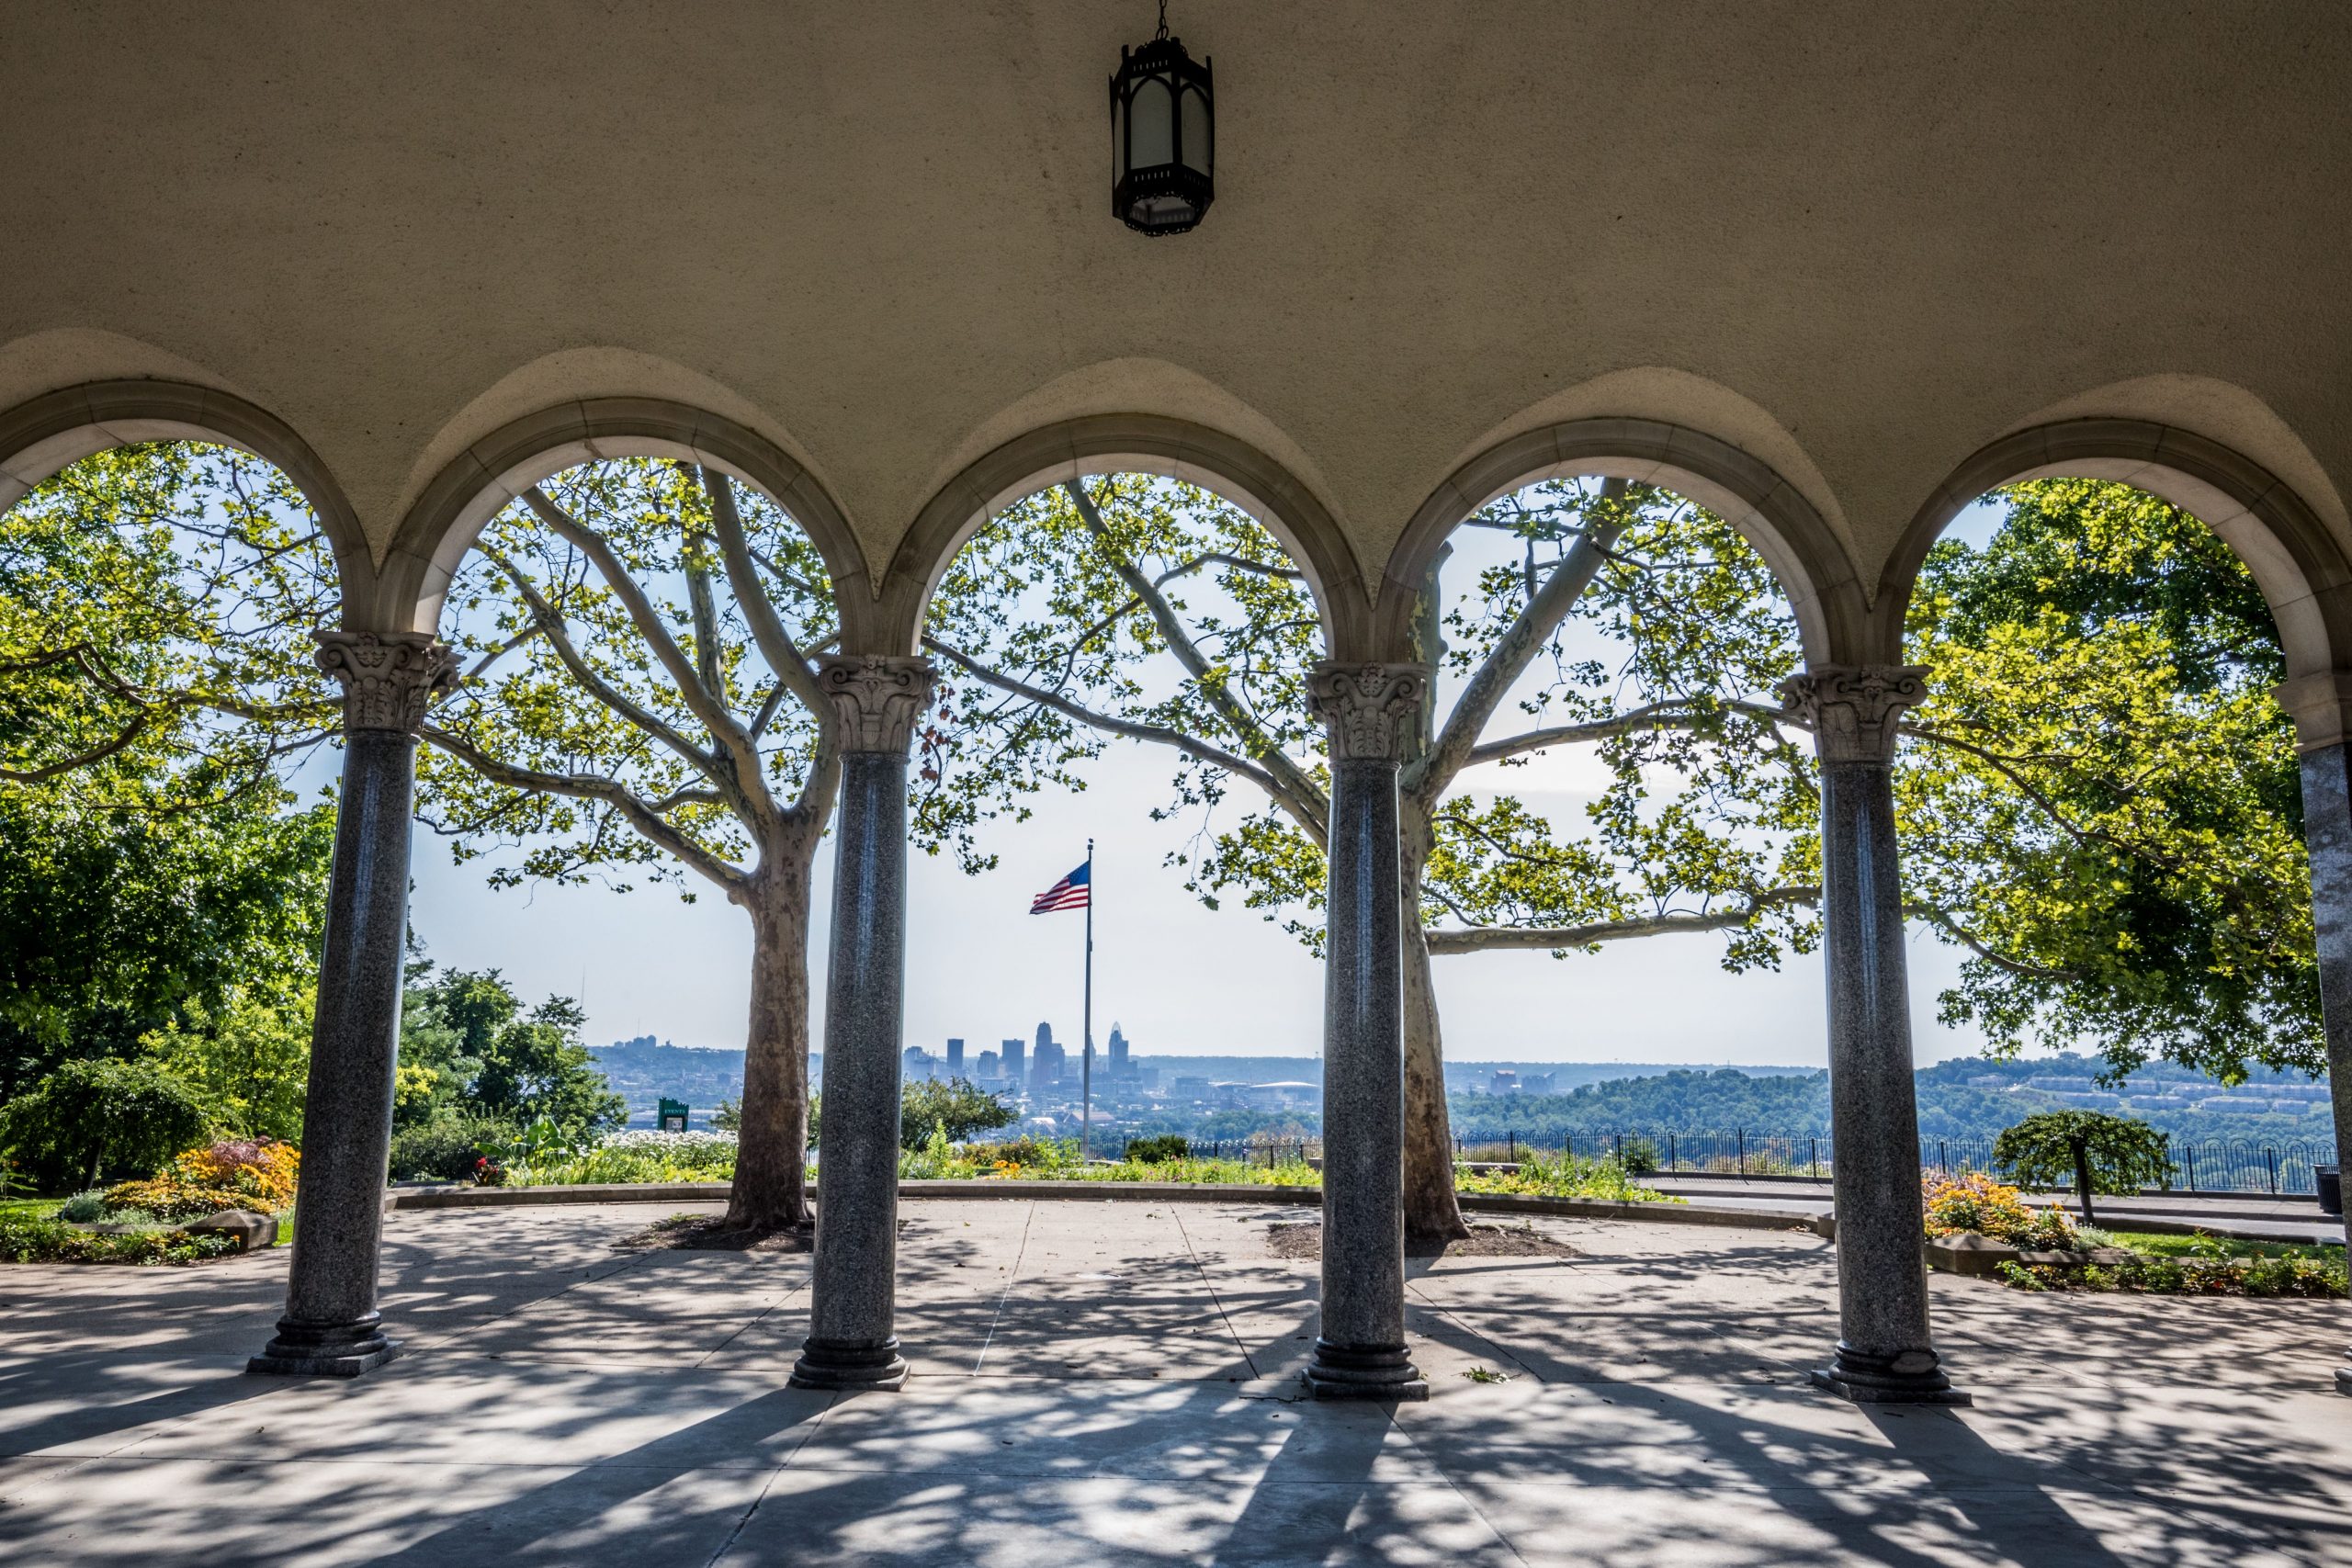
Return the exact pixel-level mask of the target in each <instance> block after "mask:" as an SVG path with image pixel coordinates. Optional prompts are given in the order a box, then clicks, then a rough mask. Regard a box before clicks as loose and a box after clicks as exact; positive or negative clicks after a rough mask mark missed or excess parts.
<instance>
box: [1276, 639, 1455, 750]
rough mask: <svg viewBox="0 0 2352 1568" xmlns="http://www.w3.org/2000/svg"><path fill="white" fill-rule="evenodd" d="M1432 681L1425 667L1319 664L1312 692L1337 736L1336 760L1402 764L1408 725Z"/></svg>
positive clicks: (1310, 686) (1333, 743)
mask: <svg viewBox="0 0 2352 1568" xmlns="http://www.w3.org/2000/svg"><path fill="white" fill-rule="evenodd" d="M1429 680H1430V672H1429V671H1428V670H1427V669H1425V668H1423V667H1422V666H1420V665H1419V664H1333V663H1328V662H1327V663H1321V664H1317V665H1316V666H1315V669H1314V671H1313V672H1312V673H1310V674H1309V675H1308V676H1307V677H1306V690H1307V694H1308V696H1309V697H1310V698H1311V699H1312V700H1313V702H1314V704H1315V711H1316V714H1317V716H1319V717H1321V719H1322V720H1323V723H1324V725H1325V726H1326V727H1327V728H1329V730H1330V732H1331V761H1334V762H1351V761H1375V762H1394V761H1399V760H1401V743H1402V736H1403V731H1404V726H1405V721H1406V719H1407V718H1408V717H1409V716H1411V715H1412V713H1413V711H1414V710H1415V709H1416V708H1418V707H1419V706H1420V703H1421V694H1422V693H1423V692H1424V691H1426V690H1427V689H1428V687H1429Z"/></svg>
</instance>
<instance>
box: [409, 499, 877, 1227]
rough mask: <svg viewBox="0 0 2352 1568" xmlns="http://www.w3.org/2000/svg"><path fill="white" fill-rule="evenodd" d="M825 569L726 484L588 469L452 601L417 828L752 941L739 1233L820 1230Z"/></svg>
mask: <svg viewBox="0 0 2352 1568" xmlns="http://www.w3.org/2000/svg"><path fill="white" fill-rule="evenodd" d="M827 584H828V578H827V574H826V571H825V570H824V565H823V563H822V561H821V560H820V558H819V557H818V555H817V552H816V548H815V547H814V545H812V544H811V543H810V542H809V538H808V536H807V535H805V534H804V533H802V532H801V530H800V529H799V527H798V526H797V525H795V524H794V523H793V522H792V520H791V519H790V518H788V517H787V516H786V515H785V513H783V512H782V511H781V510H780V509H779V508H777V507H776V506H775V504H774V503H773V502H770V501H768V500H767V499H766V498H765V497H763V496H761V495H759V494H758V493H757V492H755V491H744V492H741V493H739V492H738V491H737V490H736V489H735V487H734V485H733V484H732V483H731V482H730V481H729V479H728V478H727V477H726V476H725V475H724V474H721V473H719V472H718V471H717V470H715V469H706V468H697V467H695V466H693V465H689V464H683V463H673V462H667V461H656V460H652V459H640V458H624V459H613V460H607V461H602V462H596V463H591V464H586V465H583V466H582V467H580V468H573V469H571V470H569V471H567V472H566V473H564V474H562V475H560V476H559V477H558V478H557V479H552V480H550V481H548V483H547V484H545V485H542V486H536V487H534V488H532V489H531V490H530V491H527V492H526V494H525V496H524V498H523V500H522V502H519V503H518V504H516V505H515V506H514V507H512V508H510V509H508V510H507V511H505V512H503V513H501V514H500V515H499V516H497V517H496V518H494V519H492V522H491V524H490V525H489V526H488V527H487V528H485V529H484V530H483V532H482V536H481V541H480V542H479V544H478V545H477V546H476V547H475V549H474V551H473V553H472V554H471V555H470V556H469V557H468V558H467V560H466V564H465V566H464V567H463V569H462V570H460V571H459V573H458V579H457V581H456V582H455V583H454V584H453V585H452V588H451V591H450V595H449V609H448V611H447V614H446V615H445V616H444V622H445V625H444V635H445V636H446V637H448V638H449V640H450V641H451V643H452V644H453V645H454V646H455V647H457V648H458V650H459V653H460V655H461V657H462V658H463V660H465V661H466V662H465V665H464V670H465V679H464V680H463V682H461V683H460V684H459V685H458V690H457V691H456V692H455V693H454V694H452V695H451V696H449V697H448V698H446V699H444V700H443V701H442V702H441V703H440V704H439V705H436V706H435V708H434V709H433V711H432V712H431V713H430V714H428V715H427V716H426V722H425V727H424V739H425V740H426V741H427V742H428V743H429V745H430V748H431V750H429V751H428V752H426V753H425V754H424V760H423V761H422V762H421V764H420V769H419V772H420V776H421V780H422V784H423V791H422V808H421V814H422V817H423V819H424V821H425V822H426V823H427V824H429V825H430V826H432V827H433V828H434V829H435V830H437V831H439V832H441V833H444V834H447V835H448V836H449V837H450V838H451V839H452V840H454V841H455V844H456V847H457V851H458V854H459V856H460V858H468V857H473V856H479V855H482V854H485V853H490V852H493V851H499V852H503V854H501V855H499V856H498V857H497V858H494V859H493V860H492V862H491V863H490V871H489V875H490V880H491V882H492V884H493V885H494V886H497V885H510V884H514V883H517V882H521V881H524V880H542V881H548V882H554V883H571V882H581V881H596V882H601V883H603V884H605V885H606V886H612V887H615V888H616V889H621V890H626V889H628V887H629V886H632V885H633V884H634V883H635V882H637V881H639V880H642V881H645V882H649V883H658V884H671V885H676V886H682V887H684V897H687V898H688V899H690V900H691V899H692V898H694V897H695V896H696V890H697V889H699V888H703V887H708V888H711V889H715V890H716V891H717V892H718V894H719V895H720V896H722V897H725V898H727V899H728V901H729V902H730V903H733V904H735V905H737V906H739V907H740V908H742V909H743V911H744V912H745V914H746V915H747V916H748V917H749V918H750V919H751V923H752V974H751V1017H750V1022H749V1032H748V1036H747V1039H746V1049H745V1055H744V1066H743V1100H742V1105H741V1119H742V1120H741V1134H740V1135H741V1156H739V1158H738V1160H737V1163H736V1168H735V1181H734V1187H733V1190H732V1192H731V1194H730V1196H729V1204H728V1220H729V1224H730V1225H732V1226H734V1227H737V1228H747V1229H748V1228H761V1229H764V1228H769V1227H773V1226H778V1225H797V1224H805V1223H807V1220H808V1217H809V1209H808V1192H807V1170H808V1168H807V1162H806V1159H805V1156H804V1153H803V1151H804V1150H805V1149H806V1147H807V1145H808V1131H807V1129H808V1122H809V899H810V891H811V890H810V886H809V878H810V874H811V866H812V862H813V861H814V858H815V855H816V852H817V846H818V843H819V842H820V840H821V839H822V837H823V835H824V831H825V825H826V820H827V818H829V817H830V816H831V812H832V806H833V797H834V795H835V794H836V793H837V791H838V789H839V787H840V783H841V762H840V758H839V755H838V753H837V751H836V750H835V749H834V746H833V743H832V741H831V739H830V730H829V727H828V725H827V724H826V723H825V722H824V720H823V717H822V716H823V715H824V713H825V712H826V707H825V699H824V697H823V695H822V694H820V691H819V689H818V685H817V671H816V667H815V665H814V663H813V662H812V660H813V659H814V657H815V656H816V655H817V654H819V653H820V652H823V651H826V650H828V649H831V648H832V647H833V646H834V645H835V640H836V637H837V628H836V625H835V622H834V618H833V604H832V598H831V592H829V589H828V586H827Z"/></svg>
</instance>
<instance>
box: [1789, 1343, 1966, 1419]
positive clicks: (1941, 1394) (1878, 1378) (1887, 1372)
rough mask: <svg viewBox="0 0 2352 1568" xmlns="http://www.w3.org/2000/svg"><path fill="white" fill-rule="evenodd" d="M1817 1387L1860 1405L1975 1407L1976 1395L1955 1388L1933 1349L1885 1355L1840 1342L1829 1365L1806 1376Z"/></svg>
mask: <svg viewBox="0 0 2352 1568" xmlns="http://www.w3.org/2000/svg"><path fill="white" fill-rule="evenodd" d="M1806 1376H1807V1377H1808V1378H1810V1379H1811V1380H1812V1382H1813V1385H1814V1386H1815V1388H1821V1389H1826V1390H1828V1391H1829V1392H1830V1393H1834V1394H1836V1395H1837V1396H1838V1398H1840V1399H1850V1400H1852V1401H1853V1402H1854V1403H1855V1404H1975V1403H1976V1400H1975V1396H1974V1395H1973V1394H1970V1393H1965V1392H1963V1391H1962V1390H1960V1389H1956V1388H1954V1387H1952V1386H1951V1379H1950V1378H1948V1377H1946V1376H1945V1375H1944V1372H1943V1369H1942V1368H1941V1367H1939V1365H1937V1359H1936V1353H1935V1352H1934V1351H1933V1350H1905V1351H1901V1352H1899V1353H1897V1354H1895V1355H1893V1356H1882V1355H1877V1354H1874V1353H1873V1352H1871V1351H1868V1350H1857V1349H1855V1348H1853V1347H1852V1346H1851V1345H1849V1344H1847V1343H1846V1342H1845V1341H1844V1340H1842V1339H1840V1340H1839V1341H1838V1354H1837V1355H1836V1357H1834V1358H1833V1359H1831V1361H1830V1363H1829V1365H1827V1366H1826V1367H1820V1368H1816V1369H1815V1371H1811V1372H1808V1373H1807V1374H1806Z"/></svg>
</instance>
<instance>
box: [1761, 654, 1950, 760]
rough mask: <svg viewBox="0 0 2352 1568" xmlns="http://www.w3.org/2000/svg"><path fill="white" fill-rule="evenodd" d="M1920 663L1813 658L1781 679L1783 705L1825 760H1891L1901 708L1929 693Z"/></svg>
mask: <svg viewBox="0 0 2352 1568" xmlns="http://www.w3.org/2000/svg"><path fill="white" fill-rule="evenodd" d="M1927 678H1928V668H1927V666H1926V665H1924V664H1816V665H1813V666H1811V667H1810V668H1808V669H1806V670H1804V671H1802V672H1800V673H1798V674H1794V675H1792V676H1790V677H1789V678H1788V679H1787V680H1785V681H1783V682H1781V706H1782V707H1783V708H1784V709H1785V710H1787V712H1788V713H1789V715H1790V716H1792V717H1793V718H1795V719H1797V720H1799V721H1800V722H1802V723H1803V724H1804V726H1805V727H1806V728H1809V729H1811V730H1812V731H1813V742H1814V746H1815V750H1818V751H1819V752H1820V754H1821V760H1822V761H1825V762H1891V761H1894V742H1895V739H1896V738H1897V737H1896V726H1897V725H1898V724H1900V723H1901V721H1902V718H1903V710H1904V709H1905V708H1907V707H1914V706H1917V704H1918V702H1919V700H1920V699H1921V698H1922V697H1924V696H1925V695H1927Z"/></svg>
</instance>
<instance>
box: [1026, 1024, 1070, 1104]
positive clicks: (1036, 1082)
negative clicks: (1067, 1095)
mask: <svg viewBox="0 0 2352 1568" xmlns="http://www.w3.org/2000/svg"><path fill="white" fill-rule="evenodd" d="M1037 1033H1038V1035H1039V1037H1040V1038H1039V1039H1038V1041H1037V1051H1036V1055H1035V1056H1034V1057H1033V1058H1032V1059H1031V1062H1030V1065H1029V1091H1030V1092H1031V1093H1032V1094H1044V1093H1046V1091H1048V1090H1050V1089H1058V1088H1059V1087H1061V1081H1062V1048H1061V1045H1060V1044H1059V1043H1057V1041H1056V1040H1055V1039H1054V1037H1053V1036H1052V1035H1050V1034H1048V1033H1046V1029H1045V1026H1044V1025H1042V1024H1040V1025H1039V1026H1038V1029H1037Z"/></svg>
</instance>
